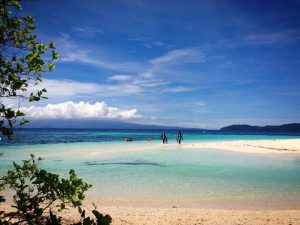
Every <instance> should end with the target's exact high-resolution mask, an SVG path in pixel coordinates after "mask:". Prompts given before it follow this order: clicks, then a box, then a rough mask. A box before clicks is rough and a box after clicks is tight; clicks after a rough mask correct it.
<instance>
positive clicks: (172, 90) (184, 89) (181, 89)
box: [162, 86, 194, 93]
mask: <svg viewBox="0 0 300 225" xmlns="http://www.w3.org/2000/svg"><path fill="white" fill-rule="evenodd" d="M193 90H194V89H192V88H190V87H184V86H175V87H168V88H165V89H163V90H162V92H167V93H180V92H188V91H193Z"/></svg>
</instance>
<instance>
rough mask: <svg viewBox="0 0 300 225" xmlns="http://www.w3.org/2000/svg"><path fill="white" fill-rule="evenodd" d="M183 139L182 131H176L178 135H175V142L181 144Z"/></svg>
mask: <svg viewBox="0 0 300 225" xmlns="http://www.w3.org/2000/svg"><path fill="white" fill-rule="evenodd" d="M182 141H183V137H182V133H181V131H179V132H178V135H177V142H178V143H179V144H181V142H182Z"/></svg>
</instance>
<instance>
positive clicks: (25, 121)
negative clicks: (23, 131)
mask: <svg viewBox="0 0 300 225" xmlns="http://www.w3.org/2000/svg"><path fill="white" fill-rule="evenodd" d="M26 123H29V120H25V119H21V121H20V125H24V124H26Z"/></svg>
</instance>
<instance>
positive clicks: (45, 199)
mask: <svg viewBox="0 0 300 225" xmlns="http://www.w3.org/2000/svg"><path fill="white" fill-rule="evenodd" d="M40 161H41V158H38V159H36V158H35V157H34V156H33V155H31V158H30V159H29V160H23V161H22V163H21V164H18V163H15V162H14V163H13V170H9V171H8V172H7V173H6V175H4V176H3V177H2V178H1V179H0V191H4V190H5V189H7V188H9V189H12V190H14V192H15V194H14V196H13V202H14V205H13V208H15V209H16V211H15V212H11V213H8V214H5V212H0V216H2V218H0V225H13V224H14V225H21V224H29V225H42V224H46V225H60V224H62V218H60V217H58V216H57V215H56V214H55V213H54V212H53V211H52V210H51V208H53V205H54V206H56V209H57V210H58V211H62V210H64V209H65V208H66V207H67V206H68V207H76V208H78V212H79V213H80V216H81V219H80V221H79V222H77V223H74V225H96V224H98V225H109V224H110V223H111V222H112V219H111V217H110V216H109V215H105V216H104V215H102V214H101V213H99V212H98V211H97V210H96V209H95V210H93V212H92V213H93V214H94V216H95V219H91V218H90V217H86V216H85V211H83V210H82V209H81V207H80V206H81V204H82V201H83V200H84V198H85V195H84V192H85V191H86V190H88V188H90V187H91V186H92V185H90V184H88V183H86V182H84V181H83V180H82V179H81V178H79V177H78V176H77V175H76V173H75V172H74V171H73V170H70V172H69V178H60V177H59V176H58V175H57V174H53V173H49V172H47V171H46V170H44V169H40V168H39V166H38V164H39V162H40ZM1 199H2V200H1ZM0 200H1V201H0V202H3V201H4V198H3V196H2V197H1V198H0Z"/></svg>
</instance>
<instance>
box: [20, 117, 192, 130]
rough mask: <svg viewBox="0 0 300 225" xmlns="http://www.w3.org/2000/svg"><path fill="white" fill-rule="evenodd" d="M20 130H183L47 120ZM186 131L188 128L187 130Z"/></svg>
mask: <svg viewBox="0 0 300 225" xmlns="http://www.w3.org/2000/svg"><path fill="white" fill-rule="evenodd" d="M22 128H43V129H65V128H70V129H136V130H139V129H140V130H143V129H149V130H179V129H185V128H182V127H177V126H174V127H172V126H159V125H152V124H137V123H128V122H123V121H115V120H76V119H52V120H51V119H49V120H30V123H28V124H26V125H24V126H22ZM187 129H188V128H187Z"/></svg>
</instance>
